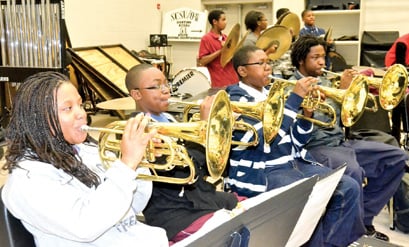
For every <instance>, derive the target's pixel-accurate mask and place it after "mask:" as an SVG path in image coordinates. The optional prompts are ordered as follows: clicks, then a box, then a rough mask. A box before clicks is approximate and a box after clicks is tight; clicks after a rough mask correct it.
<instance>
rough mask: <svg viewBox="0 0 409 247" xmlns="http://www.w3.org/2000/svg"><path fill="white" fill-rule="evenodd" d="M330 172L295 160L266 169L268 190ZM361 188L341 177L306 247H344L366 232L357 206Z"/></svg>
mask: <svg viewBox="0 0 409 247" xmlns="http://www.w3.org/2000/svg"><path fill="white" fill-rule="evenodd" d="M331 170H332V169H330V168H328V167H322V166H318V165H312V164H311V163H309V162H307V161H304V160H296V161H295V162H292V163H289V164H287V165H281V166H277V167H272V168H266V176H267V179H268V190H272V189H275V188H278V187H282V186H285V185H288V184H290V183H293V182H295V181H297V180H299V179H302V178H306V177H311V176H313V175H319V176H320V175H321V176H323V175H325V174H328V173H329V172H330V171H331ZM360 190H361V185H360V184H358V183H357V182H356V181H355V180H354V179H352V178H351V177H349V176H346V175H344V176H343V177H342V178H341V181H340V182H339V184H338V186H337V188H336V189H335V191H334V193H333V195H332V197H331V199H330V201H329V203H328V205H327V208H326V211H325V214H324V215H323V217H322V218H321V219H320V221H319V223H318V225H317V227H316V229H315V230H314V232H313V235H312V236H311V238H310V240H309V241H308V242H307V243H306V244H305V246H347V245H348V244H350V243H352V242H353V241H355V240H357V239H358V238H359V237H360V236H362V235H363V234H364V233H365V226H364V224H363V210H362V209H361V207H360V203H359V202H360V201H361V200H362V199H360V198H359V197H360V195H361V194H360Z"/></svg>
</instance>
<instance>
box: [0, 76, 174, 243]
mask: <svg viewBox="0 0 409 247" xmlns="http://www.w3.org/2000/svg"><path fill="white" fill-rule="evenodd" d="M86 120H87V116H86V113H85V111H84V109H83V107H82V99H81V96H80V95H79V94H78V91H77V89H76V88H75V87H74V85H73V84H72V83H71V82H70V81H69V79H68V78H67V77H66V76H65V75H63V74H60V73H57V72H40V73H37V74H34V75H32V76H30V77H28V78H27V79H26V80H25V81H24V82H23V83H22V84H21V85H20V87H19V89H18V91H17V93H16V95H15V98H14V103H13V108H12V115H11V120H10V124H9V126H8V128H7V133H6V138H7V142H8V144H7V154H6V163H5V165H4V166H3V170H6V171H8V172H9V175H8V179H7V182H6V184H5V185H4V187H3V190H2V200H3V201H4V204H5V206H6V207H7V209H8V210H9V211H10V212H11V213H12V214H13V215H14V216H15V217H16V218H18V219H20V220H21V222H22V223H23V225H24V226H25V228H27V230H28V231H29V232H30V233H31V234H33V236H34V239H35V243H36V245H37V246H66V247H73V246H101V247H102V246H135V243H138V245H141V246H168V240H167V238H166V233H165V231H164V229H161V228H158V227H152V226H148V225H145V224H143V223H141V222H139V221H138V220H137V217H136V215H137V214H138V213H140V212H141V211H142V210H143V209H144V207H145V206H146V204H147V203H148V200H149V198H150V195H151V192H152V182H150V181H146V180H140V179H138V178H137V177H138V175H139V174H149V170H148V169H147V168H143V167H139V164H140V162H141V160H142V158H143V156H144V154H145V149H146V146H147V144H148V142H149V140H150V139H151V138H152V137H153V136H154V135H155V133H156V131H154V130H153V131H151V132H148V133H145V127H146V124H147V122H148V119H147V118H146V117H144V115H143V114H140V115H138V116H136V117H135V118H131V119H130V120H129V121H128V122H127V124H126V127H125V130H124V134H123V138H122V142H121V152H122V157H121V158H120V159H118V160H116V161H115V162H113V163H112V164H111V165H110V167H107V168H106V167H104V166H103V165H102V163H101V159H100V157H99V153H98V147H97V146H96V145H95V144H94V143H91V142H87V133H86V132H84V131H83V130H82V126H84V125H86V123H87V122H86ZM152 235H154V236H155V238H152V237H151V236H152Z"/></svg>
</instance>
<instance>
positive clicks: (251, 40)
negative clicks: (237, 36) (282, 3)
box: [236, 10, 268, 82]
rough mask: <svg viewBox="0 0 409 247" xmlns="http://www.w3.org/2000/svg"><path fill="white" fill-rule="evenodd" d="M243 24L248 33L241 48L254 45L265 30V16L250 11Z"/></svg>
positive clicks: (261, 13)
mask: <svg viewBox="0 0 409 247" xmlns="http://www.w3.org/2000/svg"><path fill="white" fill-rule="evenodd" d="M244 23H245V24H246V29H247V30H248V31H249V33H248V34H247V36H246V39H245V40H244V41H243V46H246V45H256V41H257V39H258V37H259V36H260V34H261V32H262V31H263V30H265V29H266V28H267V24H268V22H267V18H266V16H265V15H264V14H263V12H261V11H255V10H252V11H250V12H248V13H247V14H246V17H245V18H244ZM236 82H237V81H236Z"/></svg>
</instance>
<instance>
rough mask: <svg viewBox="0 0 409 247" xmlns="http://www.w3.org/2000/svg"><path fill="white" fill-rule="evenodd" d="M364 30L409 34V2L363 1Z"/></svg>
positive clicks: (401, 0) (391, 0)
mask: <svg viewBox="0 0 409 247" xmlns="http://www.w3.org/2000/svg"><path fill="white" fill-rule="evenodd" d="M361 2H362V9H363V10H364V11H363V13H362V18H363V30H365V31H395V30H396V31H399V33H400V35H403V34H406V33H409V18H408V16H409V1H408V0H364V1H362V0H361Z"/></svg>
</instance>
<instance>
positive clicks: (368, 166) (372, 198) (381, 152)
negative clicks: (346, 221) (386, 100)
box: [309, 140, 408, 225]
mask: <svg viewBox="0 0 409 247" xmlns="http://www.w3.org/2000/svg"><path fill="white" fill-rule="evenodd" d="M309 153H311V154H312V155H313V156H314V159H315V160H317V161H318V162H320V163H322V164H325V165H326V166H328V167H330V168H336V167H338V166H339V164H342V163H344V162H346V163H347V170H346V171H345V174H347V175H349V176H351V177H353V178H354V179H355V180H356V181H358V183H360V184H362V181H363V178H364V177H366V178H367V179H368V184H367V185H366V186H365V187H364V189H363V191H362V192H361V193H363V196H362V197H363V200H362V202H361V205H362V206H361V207H363V208H364V211H365V214H364V215H365V216H364V223H365V225H372V221H373V218H374V217H375V216H376V215H378V214H379V212H380V211H381V210H382V208H383V207H384V206H385V205H386V203H387V202H388V201H389V199H390V198H391V197H392V196H393V194H394V193H395V191H396V190H397V188H398V186H399V184H400V181H401V180H402V176H403V173H404V167H405V165H406V160H407V159H408V155H407V154H406V153H405V151H403V150H402V149H400V148H399V147H395V146H392V145H389V144H385V143H381V142H373V141H363V140H348V141H346V142H344V143H342V144H341V145H339V146H338V147H328V146H320V147H316V148H313V149H311V150H309Z"/></svg>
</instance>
